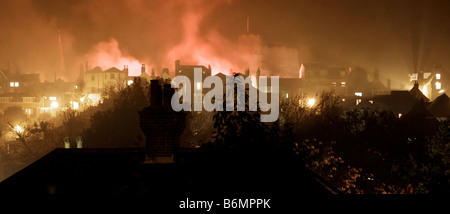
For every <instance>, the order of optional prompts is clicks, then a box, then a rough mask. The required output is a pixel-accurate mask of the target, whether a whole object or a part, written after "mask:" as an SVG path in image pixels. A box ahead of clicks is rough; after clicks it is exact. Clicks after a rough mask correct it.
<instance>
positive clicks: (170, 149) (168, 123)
mask: <svg viewBox="0 0 450 214" xmlns="http://www.w3.org/2000/svg"><path fill="white" fill-rule="evenodd" d="M150 84H151V85H150V93H151V104H150V106H149V107H146V108H144V109H143V110H142V111H140V112H139V127H140V128H141V130H142V132H143V133H144V135H145V140H146V152H147V157H146V162H147V163H174V161H176V154H177V151H178V148H179V144H180V136H181V134H182V133H183V131H184V128H185V126H186V120H185V118H186V114H185V113H184V112H175V111H174V110H173V109H172V108H171V107H170V101H171V98H172V95H173V93H174V89H173V88H172V87H171V85H170V84H165V85H164V90H162V89H161V85H159V81H158V80H150ZM163 97H164V106H163V105H162V103H161V102H162V100H161V99H162V98H163Z"/></svg>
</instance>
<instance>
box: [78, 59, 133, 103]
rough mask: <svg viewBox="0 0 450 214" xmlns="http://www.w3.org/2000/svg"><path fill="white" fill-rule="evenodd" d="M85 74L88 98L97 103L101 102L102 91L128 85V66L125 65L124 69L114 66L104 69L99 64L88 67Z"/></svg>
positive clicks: (85, 87)
mask: <svg viewBox="0 0 450 214" xmlns="http://www.w3.org/2000/svg"><path fill="white" fill-rule="evenodd" d="M84 75H85V77H84V81H85V83H84V89H85V92H86V95H87V99H89V100H91V101H92V103H93V104H97V103H98V102H100V100H101V93H102V92H103V91H104V90H105V89H118V88H121V87H125V86H126V84H127V80H128V67H127V66H125V67H124V69H123V70H119V69H117V68H115V67H112V68H109V69H107V70H105V71H103V70H102V68H100V67H98V66H97V67H95V68H93V69H88V70H87V71H86V72H85V73H84Z"/></svg>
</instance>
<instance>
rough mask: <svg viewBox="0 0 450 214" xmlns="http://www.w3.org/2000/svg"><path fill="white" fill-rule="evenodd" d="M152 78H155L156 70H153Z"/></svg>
mask: <svg viewBox="0 0 450 214" xmlns="http://www.w3.org/2000/svg"><path fill="white" fill-rule="evenodd" d="M152 78H155V69H154V68H152Z"/></svg>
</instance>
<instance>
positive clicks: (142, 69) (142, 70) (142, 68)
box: [141, 64, 145, 74]
mask: <svg viewBox="0 0 450 214" xmlns="http://www.w3.org/2000/svg"><path fill="white" fill-rule="evenodd" d="M144 73H145V64H142V66H141V74H144Z"/></svg>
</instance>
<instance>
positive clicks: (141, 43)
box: [0, 0, 450, 88]
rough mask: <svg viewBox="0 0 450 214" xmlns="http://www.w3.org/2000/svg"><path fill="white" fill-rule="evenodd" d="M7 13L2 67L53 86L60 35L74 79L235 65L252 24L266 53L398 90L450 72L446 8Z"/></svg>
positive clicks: (141, 0)
mask: <svg viewBox="0 0 450 214" xmlns="http://www.w3.org/2000/svg"><path fill="white" fill-rule="evenodd" d="M1 5H2V6H1V7H0V14H1V15H0V26H1V29H2V30H1V31H0V47H1V48H0V66H1V67H2V68H3V67H6V65H7V63H8V62H12V63H14V64H15V65H16V66H17V67H18V68H20V70H21V71H22V72H28V73H33V72H39V73H41V78H42V79H47V80H50V79H52V78H53V76H52V73H53V71H54V70H55V68H56V67H57V62H58V42H57V41H58V29H61V36H62V41H63V50H64V58H65V62H66V69H67V71H68V72H70V73H71V75H69V76H68V77H70V78H75V77H76V76H77V74H78V70H79V67H80V63H84V62H85V61H90V62H91V63H93V64H94V65H93V66H95V62H97V61H99V59H100V58H98V56H99V55H101V54H103V55H108V57H109V58H111V57H113V58H114V57H116V58H115V59H117V58H124V59H126V60H128V61H130V63H131V61H133V62H139V63H146V64H147V65H149V66H148V67H150V66H151V67H155V68H157V70H158V72H159V69H160V68H162V67H169V68H170V69H173V66H174V65H173V60H175V59H178V58H179V59H181V60H182V62H186V63H187V64H194V63H199V62H198V59H197V58H193V57H191V56H190V55H192V53H193V52H194V53H202V54H206V53H207V54H206V55H205V56H204V57H205V58H211V59H213V58H214V59H217V60H212V61H213V62H212V63H211V66H212V67H213V69H214V63H216V62H217V63H222V62H224V61H227V62H228V61H230V62H231V64H232V62H233V60H232V59H231V58H232V57H235V55H237V54H236V52H235V50H234V48H235V44H236V43H237V38H238V36H239V35H240V34H243V33H245V31H246V17H247V16H249V17H250V32H251V33H255V34H260V35H261V38H262V40H263V44H264V45H265V46H268V47H283V48H284V47H285V48H293V49H296V50H297V51H298V60H299V62H300V63H310V62H320V63H323V64H325V65H327V66H360V67H362V68H365V69H366V70H367V71H368V72H369V74H370V72H373V71H374V70H375V69H376V68H378V69H379V70H380V74H381V75H380V77H381V78H380V79H381V80H382V81H384V80H385V79H386V78H391V79H392V80H393V82H392V86H393V87H394V88H396V87H399V86H400V84H401V83H403V84H405V83H406V82H407V81H408V76H407V74H408V73H409V72H411V71H413V70H417V69H419V68H421V67H423V68H424V69H425V70H427V69H428V70H429V69H433V68H434V64H439V65H441V66H442V67H443V69H445V70H449V71H450V63H449V61H448V59H449V57H450V53H449V50H450V42H449V41H448V40H449V38H450V29H449V28H450V25H449V24H448V23H450V15H449V14H450V13H449V12H450V10H449V9H450V3H448V1H446V0H442V1H435V0H430V1H406V0H384V1H383V0H337V1H331V0H297V1H294V0H293V1H275V0H245V1H237V0H235V1H207V0H194V1H164V0H131V1H107V0H98V1H97V0H96V1H89V0H62V1H58V0H18V1H17V0H2V1H1ZM195 48H198V49H201V51H200V52H195V51H192V49H195ZM99 53H101V54H99ZM96 57H97V58H96ZM104 61H108V60H104ZM113 61H114V60H113ZM114 62H116V63H118V64H119V65H120V63H123V61H119V62H118V61H117V60H115V61H114ZM201 62H202V61H201ZM139 63H136V64H139ZM112 64H114V63H112ZM225 64H227V63H225ZM119 65H117V66H119ZM104 69H107V68H104ZM158 72H157V73H158ZM280 75H281V76H282V75H283V74H280ZM70 78H69V79H70Z"/></svg>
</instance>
